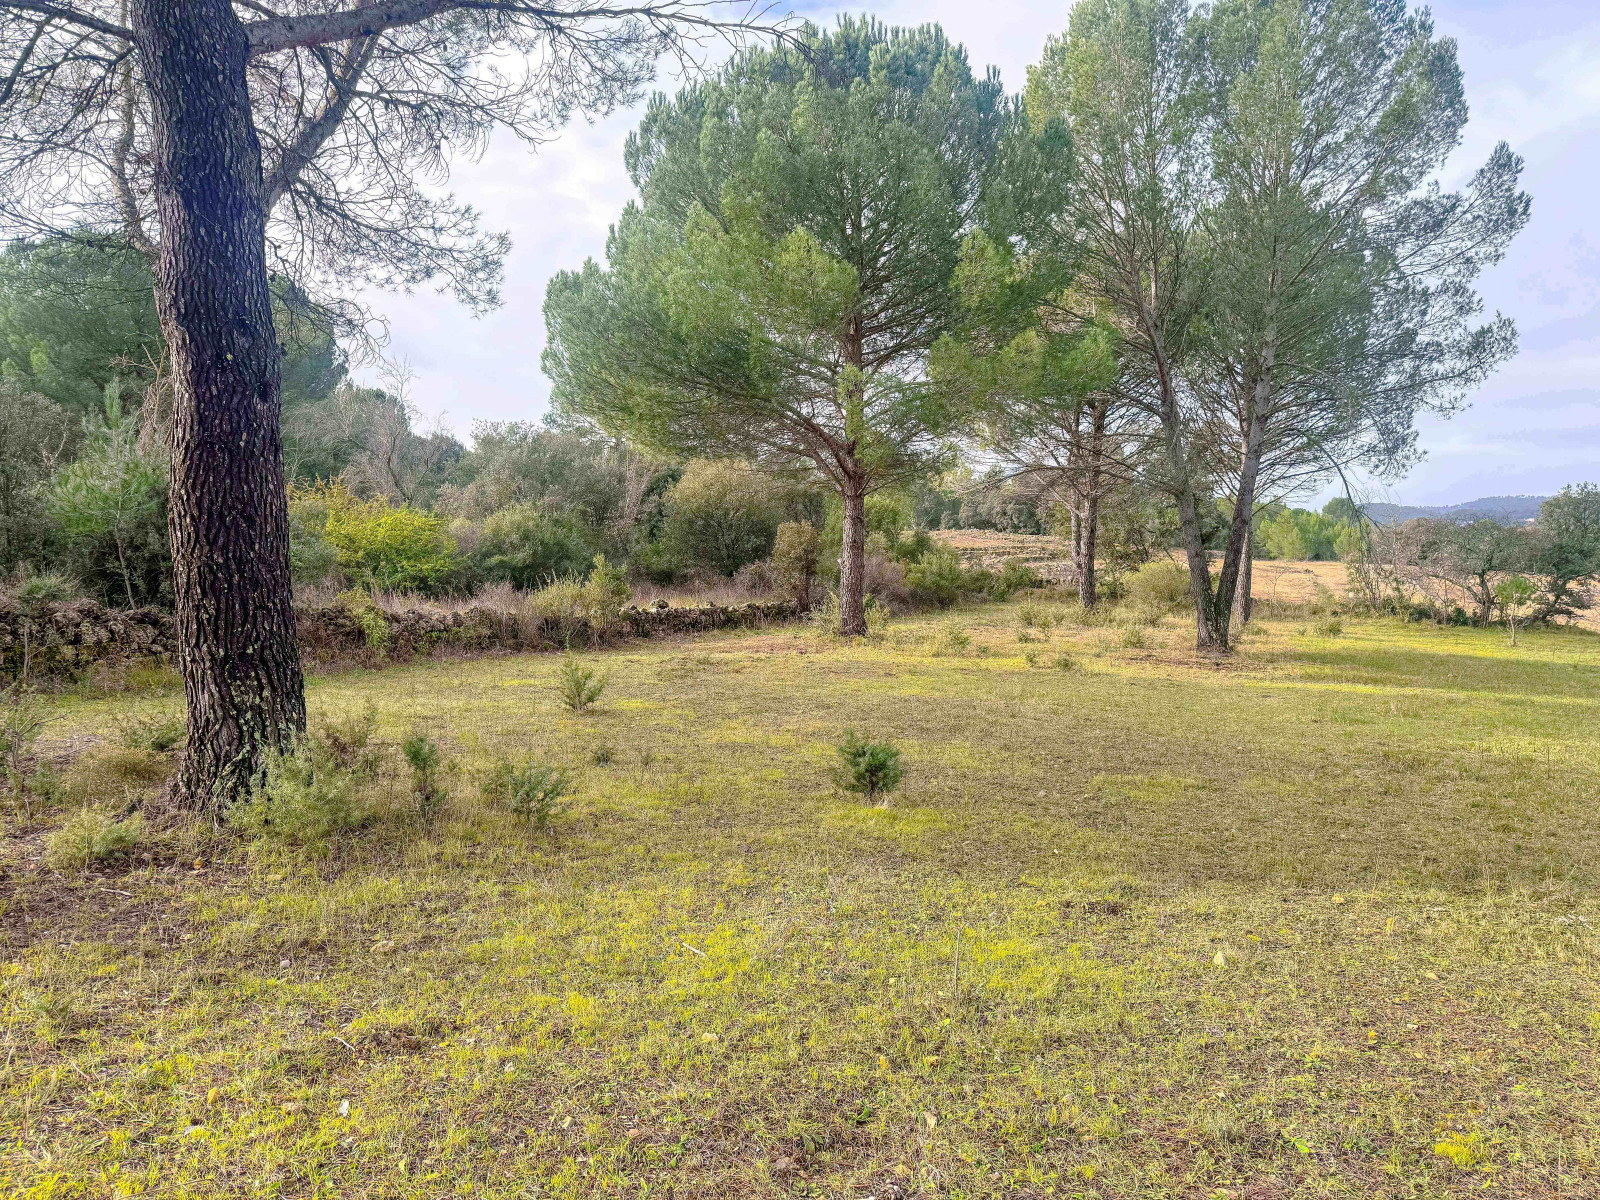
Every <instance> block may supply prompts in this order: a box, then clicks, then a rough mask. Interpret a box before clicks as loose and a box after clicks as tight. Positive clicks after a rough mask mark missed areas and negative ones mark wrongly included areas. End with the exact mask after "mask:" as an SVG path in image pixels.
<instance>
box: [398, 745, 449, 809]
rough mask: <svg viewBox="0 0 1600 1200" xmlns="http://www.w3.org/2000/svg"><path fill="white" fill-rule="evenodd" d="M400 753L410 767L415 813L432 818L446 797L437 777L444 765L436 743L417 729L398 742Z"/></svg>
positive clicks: (446, 793)
mask: <svg viewBox="0 0 1600 1200" xmlns="http://www.w3.org/2000/svg"><path fill="white" fill-rule="evenodd" d="M400 753H402V754H403V755H405V759H406V762H407V764H409V766H410V767H411V792H412V795H414V796H415V797H416V800H417V815H418V816H420V817H421V818H422V819H423V820H424V821H432V820H433V819H434V818H435V817H437V816H438V815H439V813H440V811H441V810H442V809H443V808H444V802H445V801H446V800H447V799H448V798H449V793H448V792H447V791H446V790H445V787H444V784H443V783H442V782H441V780H440V778H439V776H440V773H441V771H442V769H443V765H444V756H443V753H442V752H441V751H440V749H439V743H438V742H436V741H434V740H433V739H432V738H430V737H429V736H428V735H427V734H426V733H425V732H423V731H422V730H420V729H419V730H417V731H416V732H414V733H413V734H412V735H411V736H410V737H408V738H407V739H406V740H405V741H404V742H402V743H400Z"/></svg>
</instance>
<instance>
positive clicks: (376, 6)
mask: <svg viewBox="0 0 1600 1200" xmlns="http://www.w3.org/2000/svg"><path fill="white" fill-rule="evenodd" d="M5 3H6V0H0V5H4V4H5ZM703 7H705V5H704V4H703V3H698V2H694V0H645V3H642V4H632V5H626V6H616V7H614V6H612V5H609V4H599V5H592V6H589V7H582V8H558V7H553V6H550V5H546V4H535V3H529V2H528V0H363V2H361V3H358V4H357V5H356V6H355V7H354V8H347V9H344V10H342V11H339V12H331V13H313V14H305V15H285V16H280V17H268V18H265V19H263V20H260V21H251V22H249V23H248V24H247V25H246V26H245V33H246V34H247V35H248V37H249V39H250V56H251V57H252V58H259V57H261V56H262V55H264V54H275V53H277V52H278V51H280V50H297V49H306V48H309V47H312V46H326V45H328V44H329V43H332V42H346V41H350V40H351V39H353V38H362V37H372V36H374V35H375V34H379V33H383V32H384V31H385V30H389V29H397V28H399V27H401V26H404V25H417V24H420V23H421V22H423V21H426V20H429V19H430V18H432V17H437V16H441V15H443V14H445V13H450V12H484V13H500V14H503V15H506V16H513V17H518V16H520V17H531V18H534V19H535V20H538V21H542V22H544V23H545V24H547V25H549V26H551V27H556V26H565V25H575V24H581V23H582V22H584V21H596V20H601V21H604V20H613V21H614V20H619V19H623V18H627V17H643V18H645V19H646V20H651V21H661V22H672V23H675V24H679V25H695V26H700V27H702V28H705V29H708V30H715V29H729V28H749V29H755V28H760V26H759V25H758V24H757V22H756V21H755V20H752V19H749V18H747V19H744V20H738V21H718V20H715V19H713V18H712V17H710V16H702V15H696V13H695V12H694V10H695V9H697V8H703Z"/></svg>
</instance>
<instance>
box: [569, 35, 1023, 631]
mask: <svg viewBox="0 0 1600 1200" xmlns="http://www.w3.org/2000/svg"><path fill="white" fill-rule="evenodd" d="M805 40H806V43H807V45H806V52H805V53H802V52H800V51H799V50H797V49H795V48H793V47H789V46H784V47H780V48H778V49H772V50H757V51H753V52H749V53H745V54H741V55H739V56H738V57H736V58H735V59H734V60H733V62H731V63H730V64H729V65H728V66H727V67H726V68H725V69H723V70H722V71H721V72H720V73H719V74H718V75H717V76H716V77H715V78H713V79H711V80H708V81H706V82H704V83H700V84H696V85H694V86H691V87H689V88H686V89H684V90H683V91H682V92H680V93H679V94H678V96H677V97H676V98H674V99H667V98H666V97H661V96H658V97H656V98H655V99H654V101H653V102H652V104H651V106H650V109H649V112H648V113H647V115H646V117H645V119H644V121H643V122H642V123H641V125H640V127H639V129H638V131H637V132H636V133H634V134H633V135H632V136H631V137H630V139H629V142H628V148H627V162H628V167H629V170H630V172H631V173H632V175H633V178H634V181H635V183H636V184H637V185H638V187H639V190H640V200H639V201H638V202H637V203H634V204H630V205H629V207H628V208H627V210H626V211H625V212H624V213H623V215H622V219H621V220H620V222H619V223H618V224H617V226H616V227H615V229H614V230H613V233H612V237H611V241H610V244H609V246H608V250H607V255H608V262H609V267H601V266H600V265H598V264H596V263H594V262H590V263H587V264H586V265H585V266H584V268H583V269H582V270H581V271H578V272H570V273H563V274H561V275H559V276H557V277H556V278H555V279H554V280H552V281H551V285H550V290H549V294H548V297H547V299H546V302H545V317H546V321H547V324H548V326H549V348H548V350H547V351H546V354H545V360H544V362H545V370H546V371H547V372H548V373H549V375H550V376H551V378H552V379H553V380H554V381H555V394H556V398H557V401H558V403H560V404H562V405H565V406H570V407H571V408H572V409H574V410H577V411H579V412H582V413H584V414H585V415H587V416H589V417H590V418H592V419H593V420H595V421H596V422H597V423H599V424H600V425H601V426H602V427H603V428H605V429H606V430H607V431H608V432H610V433H613V434H619V435H625V436H627V437H630V438H632V439H635V440H636V441H638V442H640V443H642V444H644V445H646V446H649V447H653V448H656V449H659V450H664V451H668V452H671V453H676V454H697V455H703V456H706V457H712V458H742V459H748V460H753V461H755V462H757V463H760V464H762V465H766V466H769V467H779V468H792V467H795V466H797V465H804V466H807V467H809V468H810V469H813V470H815V471H817V472H820V473H821V474H822V475H823V476H824V477H825V478H826V479H827V480H828V481H829V482H830V483H831V484H832V485H833V487H834V488H835V489H836V490H837V491H838V493H839V495H840V496H841V498H842V499H843V502H844V505H845V510H846V521H845V539H844V554H843V560H842V564H841V565H842V571H841V628H842V629H843V630H844V631H845V632H847V633H861V632H864V631H865V615H864V611H863V594H862V583H863V576H862V571H863V562H864V558H863V550H864V502H865V498H866V496H867V495H868V494H869V493H871V492H873V491H876V490H877V489H879V488H883V487H886V486H889V485H892V484H894V483H897V482H900V481H903V480H906V479H909V478H914V477H916V476H918V475H920V474H923V473H925V472H927V471H928V470H930V469H931V468H932V467H934V466H936V465H937V464H939V463H940V462H942V461H943V460H944V458H945V447H944V444H943V439H944V437H945V435H946V434H947V433H948V431H949V430H950V427H951V423H952V420H953V414H952V411H951V409H950V406H949V405H947V404H946V403H945V398H944V396H943V395H942V393H941V392H940V391H939V390H938V389H937V388H935V387H934V386H932V385H931V384H930V383H929V381H928V379H927V375H926V372H925V369H924V368H925V363H926V358H927V355H928V353H929V350H930V348H931V347H932V345H933V343H934V342H935V341H936V340H937V339H938V337H939V336H940V335H941V334H942V333H943V332H945V330H947V329H949V328H950V327H951V326H952V324H953V323H954V321H955V319H956V305H955V301H954V297H953V294H952V290H951V287H950V281H951V278H952V276H953V274H954V271H955V268H956V263H957V259H958V256H959V250H960V244H961V239H962V237H963V235H964V234H965V233H966V232H967V231H968V230H969V229H970V228H972V227H973V225H974V224H975V222H976V221H977V220H978V218H979V215H980V209H981V208H982V206H983V205H984V204H985V201H986V192H985V188H984V183H985V181H986V180H987V179H988V178H989V177H990V175H991V170H990V168H991V164H992V163H993V162H994V161H995V159H996V156H997V155H998V153H999V149H1000V146H1001V143H1002V141H1003V138H1004V135H1005V131H1006V129H1007V128H1008V125H1009V123H1010V119H1011V112H1010V109H1009V108H1008V106H1007V104H1006V102H1005V99H1004V96H1003V93H1002V91H1001V87H1000V82H999V79H998V77H997V76H996V75H995V74H994V73H993V72H990V73H989V74H988V75H987V76H986V77H984V78H977V77H975V76H974V75H973V73H972V70H971V68H970V67H969V65H968V63H967V59H966V55H965V53H964V52H963V51H962V50H961V48H960V47H958V46H955V45H952V44H951V43H950V42H949V40H948V39H947V38H946V37H945V36H944V34H943V32H942V31H940V30H939V29H938V28H937V27H936V26H932V25H925V26H922V27H920V28H918V29H914V30H905V29H890V28H887V27H885V26H883V25H881V24H879V23H878V22H876V21H874V20H871V19H870V18H864V19H860V20H856V19H849V18H846V19H843V20H841V22H840V24H839V27H838V29H837V30H835V31H833V32H832V33H822V32H819V31H817V30H815V29H808V30H807V31H806V34H805Z"/></svg>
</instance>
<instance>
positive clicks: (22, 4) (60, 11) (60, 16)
mask: <svg viewBox="0 0 1600 1200" xmlns="http://www.w3.org/2000/svg"><path fill="white" fill-rule="evenodd" d="M7 10H10V11H11V12H28V13H37V14H38V15H39V16H41V17H48V18H49V19H51V20H55V21H65V22H66V23H67V24H69V25H77V26H79V27H80V28H83V29H92V30H94V32H96V33H103V34H106V35H107V36H109V37H114V38H121V39H122V40H123V41H125V42H131V41H133V31H132V30H131V29H127V28H125V27H124V26H121V25H116V24H113V23H112V22H110V21H103V20H101V19H100V18H99V17H96V16H92V15H90V14H89V13H86V12H80V11H79V10H77V9H75V8H73V7H71V6H70V5H66V4H52V3H50V2H49V0H0V12H5V11H7Z"/></svg>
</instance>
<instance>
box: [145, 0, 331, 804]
mask: <svg viewBox="0 0 1600 1200" xmlns="http://www.w3.org/2000/svg"><path fill="white" fill-rule="evenodd" d="M129 19H130V22H131V24H132V27H133V32H134V38H135V41H136V43H137V46H138V51H139V61H140V64H141V67H142V69H143V73H144V79H145V85H146V87H147V88H148V89H149V94H150V101H151V117H152V128H153V133H154V155H155V168H156V169H155V186H156V207H157V212H158V214H159V217H160V224H161V258H160V263H159V265H158V267H157V272H156V302H157V307H158V309H159V311H160V315H161V327H162V331H163V333H164V334H165V335H166V340H167V346H168V348H169V350H170V352H171V355H172V380H173V433H172V500H171V510H170V516H169V529H170V532H171V536H172V565H173V592H174V596H175V599H176V601H177V618H178V619H177V632H178V662H179V666H180V668H181V670H182V673H183V688H184V695H185V698H186V699H187V701H188V711H189V740H188V750H187V753H186V754H185V756H184V763H183V768H182V771H181V772H180V774H179V776H178V780H177V783H176V784H175V797H176V798H177V799H178V800H179V801H180V802H181V803H183V804H185V805H186V806H188V807H192V808H198V809H202V810H206V811H209V812H211V813H212V814H213V815H220V814H221V812H222V811H223V810H224V809H225V808H226V806H227V805H228V804H229V803H230V802H232V801H233V800H234V799H237V798H238V797H240V796H241V795H243V794H244V793H245V792H246V791H247V789H248V787H249V785H250V783H251V781H252V780H253V779H254V778H255V777H256V776H257V774H258V772H259V770H260V767H261V760H262V755H263V754H264V752H265V751H266V750H267V749H268V748H274V747H280V746H282V745H283V744H284V743H285V741H286V739H288V738H291V737H293V736H294V735H296V734H297V733H299V732H300V731H302V730H304V728H305V721H306V709H305V688H304V681H303V679H302V677H301V673H300V655H299V649H298V646H297V643H296V639H295V627H294V610H293V607H292V598H291V592H290V580H289V514H288V505H287V498H286V496H285V494H284V485H283V452H282V446H281V442H280V434H279V401H278V367H279V350H278V342H277V337H276V335H275V333H274V331H273V326H272V303H271V297H270V294H269V292H268V289H267V267H266V240H265V214H264V212H263V210H262V199H261V189H262V178H261V147H260V144H259V143H258V141H257V139H256V131H255V126H254V124H253V122H252V119H251V112H250V98H249V93H248V91H247V89H246V84H245V64H246V59H247V54H248V46H247V42H246V38H245V32H244V28H243V26H242V25H241V24H240V22H239V19H238V18H237V17H236V16H235V15H234V11H233V6H232V5H231V4H230V3H229V0H185V2H184V3H181V4H175V3H173V2H172V0H132V2H131V3H130V5H129Z"/></svg>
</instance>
